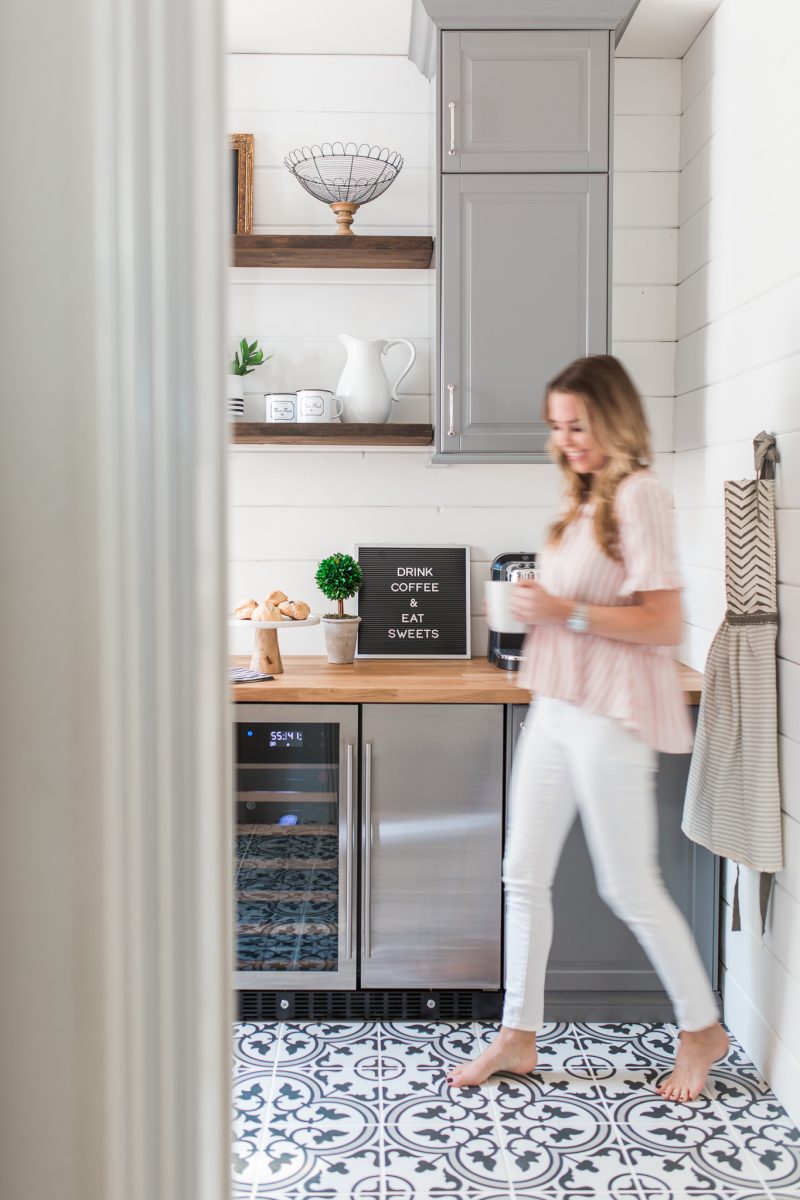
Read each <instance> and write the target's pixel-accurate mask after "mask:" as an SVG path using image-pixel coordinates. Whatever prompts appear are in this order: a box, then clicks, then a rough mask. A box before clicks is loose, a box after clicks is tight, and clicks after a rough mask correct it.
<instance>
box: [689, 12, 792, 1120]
mask: <svg viewBox="0 0 800 1200" xmlns="http://www.w3.org/2000/svg"><path fill="white" fill-rule="evenodd" d="M799 71H800V5H798V4H797V3H796V0H764V3H762V4H759V5H758V10H757V12H754V10H753V5H752V4H751V3H748V0H723V3H722V5H721V6H720V8H719V9H718V10H717V12H716V13H715V15H714V16H713V17H712V19H711V20H710V22H709V23H708V25H706V27H705V28H704V30H703V31H702V33H701V34H700V36H699V37H698V38H697V40H696V41H695V42H694V43H693V45H692V46H691V47H690V49H689V51H688V52H687V54H686V56H685V58H684V60H683V70H682V93H683V99H682V112H683V116H682V120H681V172H680V232H679V238H678V244H679V254H678V257H679V279H680V283H679V288H678V307H677V321H678V338H679V341H678V349H677V363H676V400H675V449H676V455H675V474H674V494H675V502H676V507H677V510H678V522H679V530H680V544H681V554H682V559H683V564H684V574H685V577H686V580H687V584H688V590H687V597H686V599H687V617H688V620H687V625H686V636H685V643H684V653H683V655H682V657H683V658H684V660H685V661H687V662H689V663H691V664H692V665H693V666H696V667H699V668H702V667H703V665H704V661H705V655H706V652H707V649H708V646H709V643H710V641H711V638H712V636H713V632H714V630H715V629H716V628H717V626H718V624H719V622H720V620H721V618H722V615H723V612H724V606H725V598H724V579H723V549H724V545H723V536H724V531H723V513H722V481H723V480H724V479H729V478H740V477H744V476H752V474H753V452H752V438H753V436H754V435H755V434H756V433H758V431H759V430H760V429H762V428H765V429H767V430H770V431H773V432H775V433H776V434H777V435H778V446H779V450H780V453H781V458H782V461H781V464H780V467H779V468H778V485H777V502H778V508H779V511H778V564H779V580H780V587H779V604H780V613H781V628H780V634H779V654H780V662H779V664H778V668H779V670H778V674H779V701H780V731H781V737H780V743H781V775H782V779H781V783H782V793H783V810H784V820H783V827H784V841H785V862H786V866H785V869H784V870H783V871H782V872H780V873H779V874H778V876H777V882H776V886H775V888H774V893H773V901H772V908H771V916H770V920H769V925H768V928H767V932H766V935H765V937H764V939H763V942H762V940H761V937H760V922H759V920H758V899H757V877H756V876H755V875H754V874H753V873H752V872H748V871H746V870H744V869H742V882H741V884H740V891H741V899H742V921H743V926H744V928H743V930H742V931H741V932H740V933H731V932H730V901H731V897H732V890H733V874H734V873H733V871H729V872H727V874H728V879H727V881H726V888H725V893H726V894H725V908H724V927H725V930H724V935H723V947H722V956H723V961H724V964H725V971H724V997H725V1014H726V1019H727V1020H728V1021H729V1023H730V1025H731V1027H732V1028H733V1030H734V1032H735V1033H736V1035H737V1037H738V1038H739V1039H740V1041H741V1042H742V1044H743V1045H744V1047H745V1049H746V1050H747V1051H748V1052H749V1053H750V1054H751V1055H752V1057H753V1059H754V1060H755V1062H756V1063H757V1064H758V1065H759V1066H760V1068H761V1069H762V1071H763V1072H764V1074H765V1075H766V1077H767V1079H769V1081H770V1083H771V1084H772V1086H773V1087H774V1089H775V1091H776V1092H777V1094H778V1095H779V1096H780V1098H781V1099H782V1100H783V1102H784V1104H785V1105H786V1107H787V1108H788V1109H789V1110H790V1112H791V1114H792V1116H793V1118H794V1120H795V1121H796V1122H798V1123H800V1025H798V1021H797V1013H798V1012H800V938H798V936H797V930H798V928H800V483H798V480H800V222H798V220H797V195H798V188H800V88H798V85H797V79H798V72H799Z"/></svg>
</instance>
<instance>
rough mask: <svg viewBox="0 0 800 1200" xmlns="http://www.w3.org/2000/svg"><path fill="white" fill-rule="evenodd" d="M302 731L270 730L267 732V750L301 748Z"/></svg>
mask: <svg viewBox="0 0 800 1200" xmlns="http://www.w3.org/2000/svg"><path fill="white" fill-rule="evenodd" d="M302 744H303V731H302V729H270V731H269V748H270V750H274V749H275V747H276V746H286V747H287V748H289V747H292V746H302Z"/></svg>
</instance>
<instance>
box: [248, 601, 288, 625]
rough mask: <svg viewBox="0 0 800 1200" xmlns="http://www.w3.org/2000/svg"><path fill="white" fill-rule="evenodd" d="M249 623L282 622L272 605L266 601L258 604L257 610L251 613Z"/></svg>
mask: <svg viewBox="0 0 800 1200" xmlns="http://www.w3.org/2000/svg"><path fill="white" fill-rule="evenodd" d="M250 620H251V621H282V620H283V616H282V614H281V612H280V610H279V609H278V608H276V607H275V605H274V604H269V603H268V602H267V601H266V600H265V601H264V603H263V604H259V606H258V608H257V609H256V610H255V611H254V612H253V614H252V616H251V618H250Z"/></svg>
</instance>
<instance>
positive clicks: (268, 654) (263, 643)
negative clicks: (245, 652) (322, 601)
mask: <svg viewBox="0 0 800 1200" xmlns="http://www.w3.org/2000/svg"><path fill="white" fill-rule="evenodd" d="M228 624H229V625H231V626H235V627H236V628H237V629H252V630H253V631H254V633H255V635H256V642H255V647H254V649H253V656H252V658H251V659H250V670H251V671H258V673H259V674H260V675H282V674H283V662H282V661H281V650H280V646H279V645H278V630H279V629H281V630H284V631H285V630H287V629H304V628H306V626H308V625H319V617H318V616H315V614H314V613H311V614H310V615H309V616H307V617H306V619H305V621H237V620H234V619H233V618H231V619H230V620H229V621H228Z"/></svg>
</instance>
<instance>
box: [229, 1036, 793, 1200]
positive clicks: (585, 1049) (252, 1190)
mask: <svg viewBox="0 0 800 1200" xmlns="http://www.w3.org/2000/svg"><path fill="white" fill-rule="evenodd" d="M496 1033H497V1025H496V1024H494V1023H491V1022H455V1021H403V1022H372V1021H367V1022H347V1023H345V1022H329V1023H322V1022H310V1021H298V1022H291V1023H280V1024H279V1023H277V1022H276V1023H258V1024H255V1023H246V1022H244V1023H241V1024H239V1025H237V1026H236V1027H235V1035H234V1067H233V1184H232V1195H233V1197H234V1198H235V1200H310V1198H311V1197H315V1196H317V1197H321V1198H322V1200H428V1198H430V1200H447V1198H448V1197H450V1198H455V1200H563V1198H564V1197H568V1196H578V1197H586V1198H589V1200H702V1198H703V1197H705V1198H706V1200H800V1133H799V1132H798V1130H797V1129H795V1128H794V1127H793V1125H792V1123H791V1121H790V1120H789V1118H788V1116H787V1114H786V1113H785V1112H784V1110H783V1109H782V1108H781V1106H780V1104H779V1103H778V1102H777V1100H776V1099H775V1096H774V1095H772V1093H771V1092H770V1090H769V1088H768V1086H767V1085H766V1084H765V1083H764V1081H763V1080H762V1079H761V1078H760V1077H759V1075H758V1072H757V1071H756V1070H755V1068H754V1066H753V1065H752V1063H750V1062H749V1061H748V1060H747V1058H746V1056H745V1055H744V1053H743V1051H742V1050H741V1048H740V1047H739V1046H737V1045H736V1044H735V1042H734V1041H733V1039H732V1041H731V1049H730V1052H729V1054H728V1056H727V1057H726V1058H725V1059H724V1060H723V1061H722V1062H720V1063H718V1064H716V1066H715V1067H714V1069H713V1071H712V1074H711V1076H710V1078H709V1081H708V1085H707V1087H706V1089H705V1092H704V1094H703V1095H702V1096H701V1097H700V1098H699V1099H698V1100H697V1101H695V1102H694V1103H692V1104H674V1103H670V1102H668V1101H665V1100H662V1098H661V1097H660V1096H659V1095H658V1093H657V1092H656V1091H655V1090H654V1089H655V1085H656V1084H658V1082H659V1081H660V1080H661V1079H662V1078H663V1077H664V1075H665V1074H666V1073H667V1072H668V1071H669V1070H670V1066H671V1063H672V1061H673V1058H674V1052H675V1034H676V1031H675V1029H674V1027H673V1026H671V1025H645V1024H624V1025H611V1024H603V1025H589V1024H575V1025H567V1024H550V1025H548V1026H547V1027H546V1029H545V1030H544V1031H543V1033H542V1034H541V1035H540V1038H539V1064H538V1067H537V1069H536V1071H535V1072H534V1073H532V1074H530V1075H527V1076H524V1077H520V1076H516V1075H499V1076H494V1077H493V1078H492V1079H491V1080H489V1081H488V1082H487V1083H486V1084H484V1085H483V1086H482V1087H480V1088H466V1089H460V1090H456V1089H452V1088H450V1087H449V1086H448V1085H447V1082H446V1078H445V1076H446V1074H447V1069H448V1067H450V1066H453V1065H455V1064H457V1063H459V1062H465V1061H467V1060H468V1059H470V1058H472V1057H474V1055H475V1054H477V1053H479V1052H480V1050H481V1048H482V1046H484V1045H485V1044H486V1042H487V1041H489V1040H491V1039H492V1038H493V1037H495V1036H496Z"/></svg>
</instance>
